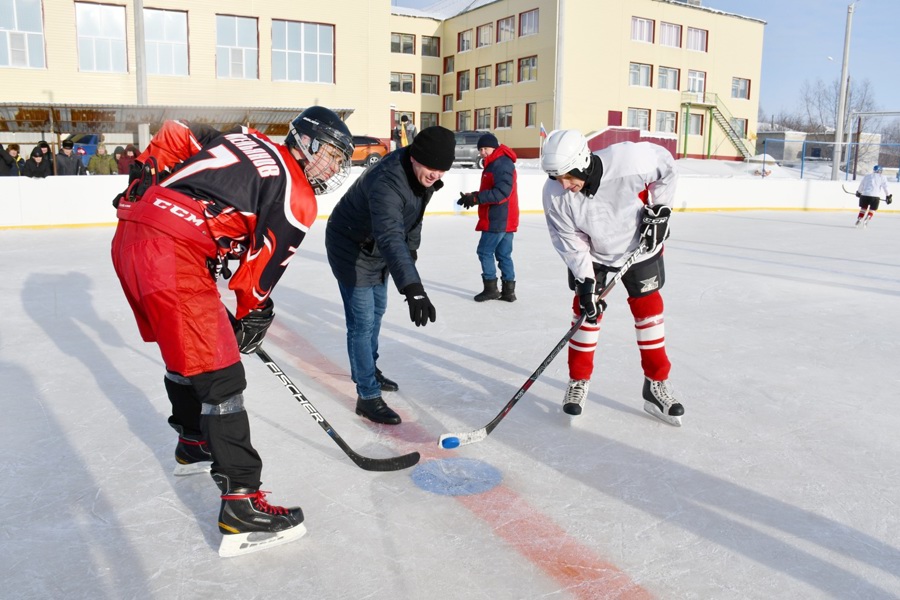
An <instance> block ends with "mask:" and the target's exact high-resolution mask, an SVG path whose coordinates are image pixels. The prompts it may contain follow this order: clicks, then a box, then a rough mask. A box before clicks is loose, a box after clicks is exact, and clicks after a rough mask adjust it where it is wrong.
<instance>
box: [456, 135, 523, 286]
mask: <svg viewBox="0 0 900 600" xmlns="http://www.w3.org/2000/svg"><path fill="white" fill-rule="evenodd" d="M478 152H479V153H480V154H481V158H482V159H484V171H483V172H482V173H481V186H480V187H479V189H478V191H477V192H472V193H471V194H460V198H459V201H457V204H459V205H460V206H465V207H466V208H472V207H473V206H477V207H478V224H477V225H475V231H480V232H481V239H480V240H479V241H478V249H477V250H476V254H477V255H478V260H479V261H481V279H482V282H483V283H484V291H482V292H481V293H479V294H478V295H476V296H475V302H484V301H486V300H497V299H498V298H499V299H500V300H506V301H507V302H515V301H516V271H515V266H514V265H513V259H512V251H513V237H515V233H516V231H517V230H518V228H519V192H518V185H517V182H516V165H515V163H516V158H517V157H516V153H515V152H513V150H512V148H509V147H508V146H504V145H503V144H501V143H500V142H498V141H497V137H496V136H495V135H494V134H493V133H485V134H484V135H483V136H481V137H480V138H478ZM495 260H496V263H495ZM498 266H499V267H500V276H501V277H502V281H503V289H502V291H500V290H498V289H497V267H498Z"/></svg>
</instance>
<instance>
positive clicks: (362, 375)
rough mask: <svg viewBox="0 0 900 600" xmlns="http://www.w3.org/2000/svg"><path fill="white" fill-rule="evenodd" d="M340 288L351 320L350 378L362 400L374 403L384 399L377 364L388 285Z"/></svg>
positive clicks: (345, 308) (348, 343) (348, 338)
mask: <svg viewBox="0 0 900 600" xmlns="http://www.w3.org/2000/svg"><path fill="white" fill-rule="evenodd" d="M338 287H339V288H340V290H341V300H343V302H344V316H345V317H346V319H347V354H348V355H349V356H350V377H351V378H352V379H353V383H355V384H356V393H357V394H358V395H359V397H360V398H362V399H363V400H372V399H374V398H378V397H379V396H381V385H380V384H379V383H378V380H376V379H375V363H376V361H377V360H378V334H379V333H380V332H381V317H383V316H384V311H385V309H387V281H386V280H385V282H384V283H382V284H380V285H375V286H366V287H354V286H348V285H344V284H343V283H341V282H340V281H339V282H338Z"/></svg>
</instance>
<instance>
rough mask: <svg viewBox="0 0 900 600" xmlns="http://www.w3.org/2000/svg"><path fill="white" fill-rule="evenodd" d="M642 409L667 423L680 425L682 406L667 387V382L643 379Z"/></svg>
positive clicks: (682, 412)
mask: <svg viewBox="0 0 900 600" xmlns="http://www.w3.org/2000/svg"><path fill="white" fill-rule="evenodd" d="M643 396H644V410H645V411H646V412H647V413H649V414H651V415H653V416H654V417H656V418H657V419H659V420H661V421H665V422H666V423H668V424H669V425H674V426H675V427H681V416H682V415H684V407H683V406H682V405H681V403H680V402H678V400H676V399H675V396H674V395H673V394H672V390H671V389H669V385H668V383H667V382H666V381H665V380H663V381H653V380H652V379H647V378H645V379H644V391H643Z"/></svg>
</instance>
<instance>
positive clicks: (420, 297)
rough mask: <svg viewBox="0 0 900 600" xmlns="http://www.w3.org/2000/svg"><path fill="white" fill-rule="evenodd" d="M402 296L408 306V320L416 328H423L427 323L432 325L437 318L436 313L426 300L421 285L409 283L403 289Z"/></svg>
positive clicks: (429, 301)
mask: <svg viewBox="0 0 900 600" xmlns="http://www.w3.org/2000/svg"><path fill="white" fill-rule="evenodd" d="M403 294H404V295H405V296H406V302H407V304H409V320H410V321H412V322H413V323H415V324H416V327H424V326H425V325H428V321H431V322H432V323H434V320H435V319H436V318H437V311H436V310H435V309H434V304H432V303H431V300H429V299H428V294H426V293H425V288H423V287H422V284H421V283H411V284H409V285H408V286H406V287H405V288H403Z"/></svg>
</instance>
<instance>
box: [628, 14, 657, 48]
mask: <svg viewBox="0 0 900 600" xmlns="http://www.w3.org/2000/svg"><path fill="white" fill-rule="evenodd" d="M631 39H632V40H634V41H635V42H648V43H650V44H652V43H653V19H642V18H640V17H631Z"/></svg>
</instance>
